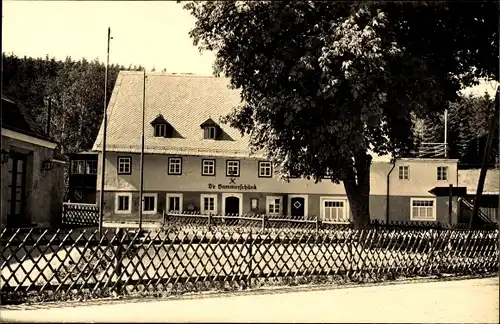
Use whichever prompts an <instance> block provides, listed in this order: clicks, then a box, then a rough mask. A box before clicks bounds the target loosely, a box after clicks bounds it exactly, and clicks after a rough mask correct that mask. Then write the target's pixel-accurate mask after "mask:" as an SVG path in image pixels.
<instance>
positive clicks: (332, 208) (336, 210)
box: [321, 199, 349, 223]
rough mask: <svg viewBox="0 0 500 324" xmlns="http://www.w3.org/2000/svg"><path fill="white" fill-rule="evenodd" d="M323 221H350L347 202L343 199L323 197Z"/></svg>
mask: <svg viewBox="0 0 500 324" xmlns="http://www.w3.org/2000/svg"><path fill="white" fill-rule="evenodd" d="M321 207H322V209H323V221H325V222H334V223H346V222H348V221H349V215H348V213H347V202H346V200H343V199H322V206H321Z"/></svg>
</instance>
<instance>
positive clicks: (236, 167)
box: [226, 160, 240, 177]
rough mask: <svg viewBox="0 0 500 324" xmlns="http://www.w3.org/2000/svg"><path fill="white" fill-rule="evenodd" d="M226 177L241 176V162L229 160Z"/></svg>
mask: <svg viewBox="0 0 500 324" xmlns="http://www.w3.org/2000/svg"><path fill="white" fill-rule="evenodd" d="M226 176H228V177H239V176H240V161H237V160H228V161H227V162H226Z"/></svg>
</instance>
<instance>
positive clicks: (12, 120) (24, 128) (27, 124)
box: [1, 93, 56, 143]
mask: <svg viewBox="0 0 500 324" xmlns="http://www.w3.org/2000/svg"><path fill="white" fill-rule="evenodd" d="M1 123H2V127H3V128H5V129H9V130H12V131H15V132H18V133H22V134H25V135H29V136H33V137H36V138H39V139H43V140H46V141H50V142H52V143H56V142H55V141H53V140H51V139H50V138H49V137H47V136H46V135H45V134H44V132H43V131H42V129H41V128H40V127H39V126H38V125H37V124H36V123H35V122H34V120H33V119H32V118H31V115H30V112H29V110H28V108H27V107H26V106H24V105H23V104H22V103H20V102H19V101H18V100H15V99H13V98H12V97H10V96H7V95H5V94H3V93H2V121H1Z"/></svg>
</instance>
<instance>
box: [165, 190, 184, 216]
mask: <svg viewBox="0 0 500 324" xmlns="http://www.w3.org/2000/svg"><path fill="white" fill-rule="evenodd" d="M167 212H170V213H181V212H182V194H177V193H168V194H167Z"/></svg>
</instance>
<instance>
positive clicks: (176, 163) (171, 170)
mask: <svg viewBox="0 0 500 324" xmlns="http://www.w3.org/2000/svg"><path fill="white" fill-rule="evenodd" d="M168 174H182V158H180V157H171V158H168Z"/></svg>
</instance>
